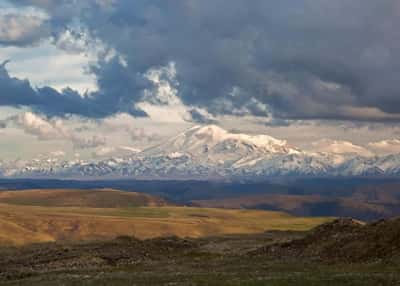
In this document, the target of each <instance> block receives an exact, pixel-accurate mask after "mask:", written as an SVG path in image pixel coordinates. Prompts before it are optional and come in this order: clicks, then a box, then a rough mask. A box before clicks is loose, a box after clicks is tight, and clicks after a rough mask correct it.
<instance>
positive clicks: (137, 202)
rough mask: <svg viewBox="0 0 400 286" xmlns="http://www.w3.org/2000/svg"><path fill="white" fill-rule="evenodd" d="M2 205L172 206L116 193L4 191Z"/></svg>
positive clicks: (143, 196)
mask: <svg viewBox="0 0 400 286" xmlns="http://www.w3.org/2000/svg"><path fill="white" fill-rule="evenodd" d="M0 203H5V204H13V205H29V206H52V207H92V208H128V207H144V206H148V207H160V206H166V205H168V203H167V202H166V201H165V200H164V199H162V198H159V197H156V196H151V195H146V194H142V193H136V192H123V191H117V190H113V189H93V190H76V189H53V190H23V191H0Z"/></svg>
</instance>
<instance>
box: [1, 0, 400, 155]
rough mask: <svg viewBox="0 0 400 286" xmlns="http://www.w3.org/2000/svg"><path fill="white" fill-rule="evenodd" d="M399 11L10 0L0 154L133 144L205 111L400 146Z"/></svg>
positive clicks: (370, 1)
mask: <svg viewBox="0 0 400 286" xmlns="http://www.w3.org/2000/svg"><path fill="white" fill-rule="evenodd" d="M399 22H400V2H399V1H397V0H381V1H375V0H353V1H347V0H336V1H329V0H319V1H313V0H298V1H290V0H281V1H272V0H253V1H246V0H230V1H226V0H225V1H223V0H202V1H199V0H187V1H181V0H171V1H165V0H135V1H132V0H87V1H78V0H13V1H5V0H0V160H17V159H32V158H38V157H41V156H42V157H43V156H56V157H63V158H68V159H73V158H85V159H88V158H92V159H97V158H103V157H107V156H113V155H124V154H130V153H134V152H137V151H138V150H143V149H146V148H147V147H150V146H152V145H155V144H158V143H160V142H162V141H163V140H164V139H165V138H168V137H170V136H173V135H175V134H177V133H179V132H182V131H183V130H185V129H187V128H190V127H191V126H193V125H195V124H196V125H197V124H217V125H219V126H221V127H223V128H225V129H227V130H230V131H232V132H242V133H249V134H268V135H270V136H274V137H277V138H279V139H286V140H287V141H288V142H289V143H290V144H292V145H294V146H298V147H300V148H303V149H306V150H314V151H323V152H325V151H332V150H333V151H334V152H359V153H360V154H366V155H368V156H369V155H371V156H372V155H375V154H388V153H399V152H400V127H399V121H400V94H399V91H400V89H399V86H398V79H399V78H400V54H399V53H400V52H399V51H400V33H399V32H398V27H399V26H400V23H399ZM1 63H2V64H1Z"/></svg>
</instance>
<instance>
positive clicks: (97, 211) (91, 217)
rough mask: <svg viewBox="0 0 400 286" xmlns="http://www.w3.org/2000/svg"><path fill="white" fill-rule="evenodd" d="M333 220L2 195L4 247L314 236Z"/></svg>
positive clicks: (114, 198) (113, 197)
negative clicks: (285, 233)
mask: <svg viewBox="0 0 400 286" xmlns="http://www.w3.org/2000/svg"><path fill="white" fill-rule="evenodd" d="M106 200H108V201H106ZM124 200H125V201H124ZM129 200H130V201H129ZM329 220H330V219H329V218H302V217H294V216H291V215H288V214H286V213H283V212H273V211H260V210H224V209H212V208H192V207H178V206H171V205H168V204H167V203H166V202H165V201H163V200H161V199H159V198H154V197H151V196H148V195H142V194H135V193H133V194H132V193H122V192H119V191H114V190H90V191H78V190H47V191H43V190H31V191H16V192H2V193H1V195H0V243H2V244H16V245H23V244H29V243H34V242H46V241H65V240H73V241H77V240H92V239H110V238H115V237H117V236H121V235H129V236H134V237H137V238H141V239H145V238H154V237H160V236H171V235H175V236H179V237H204V236H214V235H221V234H246V233H261V232H264V231H266V230H308V229H310V228H312V227H314V226H316V225H319V224H321V223H323V222H326V221H329Z"/></svg>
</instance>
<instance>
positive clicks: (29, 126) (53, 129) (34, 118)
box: [6, 112, 106, 149]
mask: <svg viewBox="0 0 400 286" xmlns="http://www.w3.org/2000/svg"><path fill="white" fill-rule="evenodd" d="M6 121H7V123H10V122H11V123H13V124H14V125H16V126H17V127H19V128H21V129H22V130H24V132H25V133H27V134H30V135H33V136H36V137H37V138H38V139H39V140H43V141H50V140H67V141H70V142H71V143H72V144H73V146H74V148H76V149H87V148H95V147H98V146H102V145H105V144H106V139H105V138H104V137H99V136H96V135H94V136H92V137H89V138H86V137H84V136H81V135H78V134H76V133H75V132H73V131H71V130H69V129H68V128H66V127H65V126H64V124H63V122H62V120H60V119H57V120H47V119H45V118H43V117H40V116H39V115H36V114H34V113H32V112H24V113H21V114H18V115H16V116H12V117H10V118H8V119H7V120H6Z"/></svg>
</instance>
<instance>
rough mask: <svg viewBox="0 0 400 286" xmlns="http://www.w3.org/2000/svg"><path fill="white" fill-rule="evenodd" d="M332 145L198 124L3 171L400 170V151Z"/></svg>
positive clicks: (1, 165) (229, 173) (260, 174)
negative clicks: (145, 143) (133, 144)
mask: <svg viewBox="0 0 400 286" xmlns="http://www.w3.org/2000/svg"><path fill="white" fill-rule="evenodd" d="M331 145H332V144H331ZM343 146H344V147H343ZM331 147H332V146H331ZM333 147H334V148H333V150H332V148H330V150H323V151H324V152H307V151H302V150H299V149H297V148H295V147H292V146H290V145H289V144H287V142H286V141H285V140H279V139H275V138H273V137H270V136H268V135H247V134H236V133H230V132H228V131H226V130H224V129H222V128H220V127H218V126H215V125H208V126H195V127H193V128H190V129H189V130H186V131H185V132H182V133H181V134H179V135H177V136H174V137H172V138H170V139H168V140H166V141H165V142H164V143H162V144H160V145H158V146H155V147H152V148H149V149H146V150H144V151H142V152H136V151H137V150H136V149H132V148H129V149H126V148H125V149H124V148H122V149H121V148H119V149H118V150H117V151H121V150H122V151H124V152H127V153H121V152H119V153H117V154H118V155H115V153H114V151H115V150H105V151H111V152H110V154H112V155H111V157H109V158H104V159H101V158H100V159H99V158H97V159H96V160H87V161H85V160H71V161H68V160H65V158H63V157H57V156H55V157H54V156H53V157H47V158H46V157H40V158H37V159H34V160H30V161H20V160H19V161H15V162H0V176H2V177H17V178H18V177H25V178H26V177H29V178H94V179H96V178H97V179H98V178H102V179H106V178H135V179H215V178H225V179H232V178H235V179H240V178H246V179H252V178H254V179H262V178H267V177H276V176H380V175H386V176H399V175H400V155H393V154H392V155H388V156H382V157H378V156H365V155H366V154H365V153H364V152H363V151H364V150H362V149H359V148H358V147H357V146H356V145H352V144H351V143H350V144H347V143H343V142H339V141H338V142H335V143H333ZM339 147H340V148H339ZM337 148H339V149H337ZM325 151H330V152H325ZM353 151H357V152H353ZM358 151H362V152H358ZM368 155H370V154H368Z"/></svg>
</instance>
